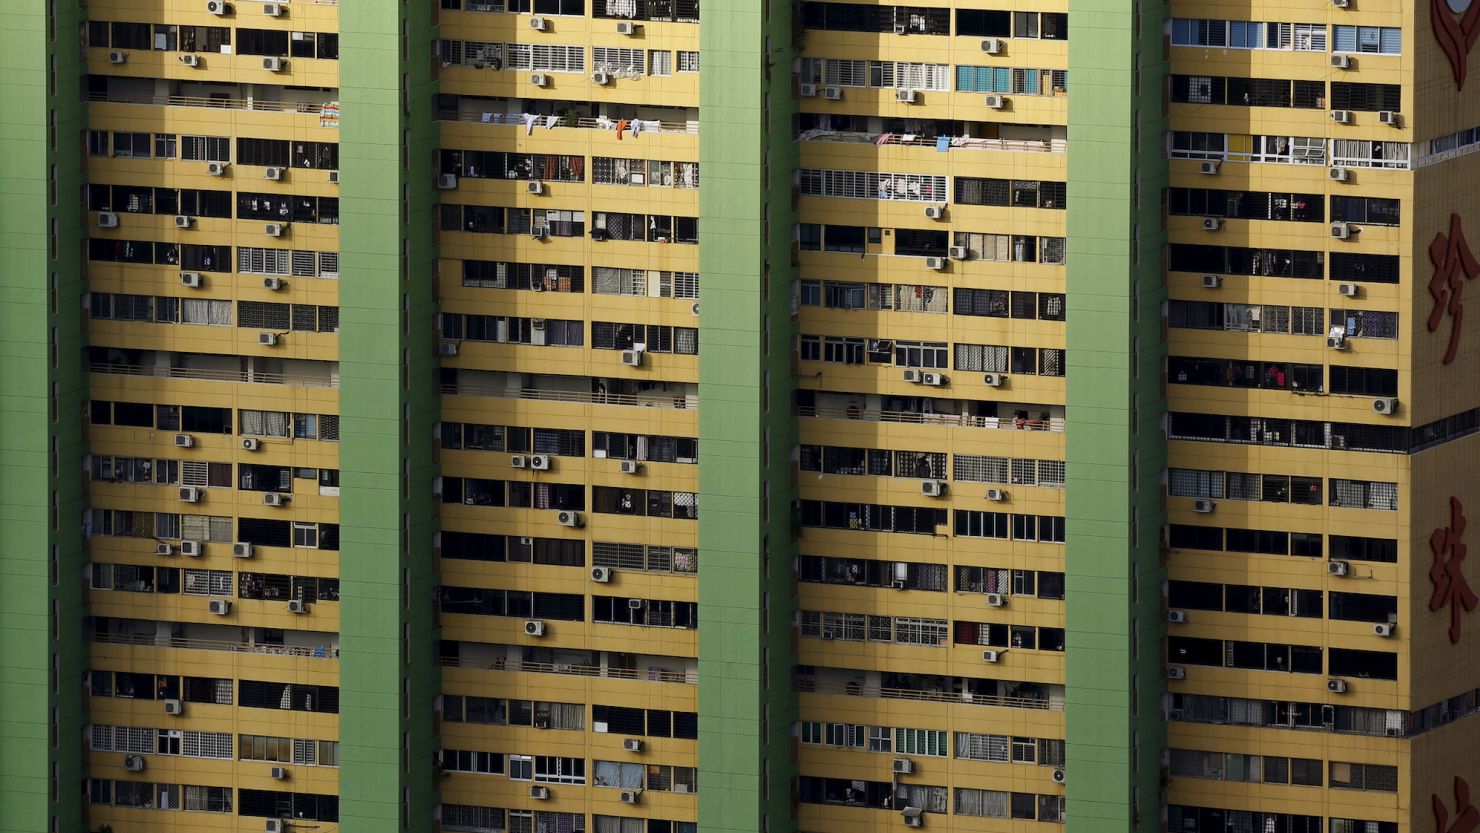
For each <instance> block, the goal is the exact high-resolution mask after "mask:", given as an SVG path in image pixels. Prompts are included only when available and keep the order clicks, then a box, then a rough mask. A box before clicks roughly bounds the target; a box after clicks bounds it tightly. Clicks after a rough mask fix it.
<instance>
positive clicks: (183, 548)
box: [180, 541, 204, 558]
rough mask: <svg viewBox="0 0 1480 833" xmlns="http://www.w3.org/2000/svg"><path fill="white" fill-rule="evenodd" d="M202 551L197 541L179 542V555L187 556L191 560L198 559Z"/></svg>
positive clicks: (202, 548)
mask: <svg viewBox="0 0 1480 833" xmlns="http://www.w3.org/2000/svg"><path fill="white" fill-rule="evenodd" d="M203 551H204V547H203V546H202V545H201V542H199V541H181V542H180V554H181V555H188V556H190V557H191V558H199V557H200V554H201V553H202V552H203Z"/></svg>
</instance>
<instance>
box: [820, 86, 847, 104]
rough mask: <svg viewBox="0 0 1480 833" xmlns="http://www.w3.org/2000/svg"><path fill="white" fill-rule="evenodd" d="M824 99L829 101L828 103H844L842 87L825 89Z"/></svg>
mask: <svg viewBox="0 0 1480 833" xmlns="http://www.w3.org/2000/svg"><path fill="white" fill-rule="evenodd" d="M822 97H823V98H825V99H827V100H828V101H842V100H843V88H842V87H825V88H823V90H822Z"/></svg>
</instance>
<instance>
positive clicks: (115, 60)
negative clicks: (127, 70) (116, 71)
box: [108, 52, 128, 64]
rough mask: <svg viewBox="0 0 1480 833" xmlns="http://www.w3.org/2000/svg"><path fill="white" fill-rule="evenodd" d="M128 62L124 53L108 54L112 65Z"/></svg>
mask: <svg viewBox="0 0 1480 833" xmlns="http://www.w3.org/2000/svg"><path fill="white" fill-rule="evenodd" d="M127 60H128V56H127V55H125V54H123V53H122V52H109V53H108V63H110V64H121V63H123V62H124V61H127Z"/></svg>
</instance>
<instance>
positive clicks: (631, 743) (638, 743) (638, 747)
mask: <svg viewBox="0 0 1480 833" xmlns="http://www.w3.org/2000/svg"><path fill="white" fill-rule="evenodd" d="M622 748H623V749H625V750H627V751H628V752H641V751H642V739H641V738H627V739H626V740H624V741H622Z"/></svg>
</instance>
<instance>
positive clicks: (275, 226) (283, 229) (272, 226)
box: [262, 223, 288, 237]
mask: <svg viewBox="0 0 1480 833" xmlns="http://www.w3.org/2000/svg"><path fill="white" fill-rule="evenodd" d="M262 233H263V234H265V235H267V236H268V237H282V236H283V235H284V234H287V233H288V224H287V223H268V224H267V225H265V226H263V227H262Z"/></svg>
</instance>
